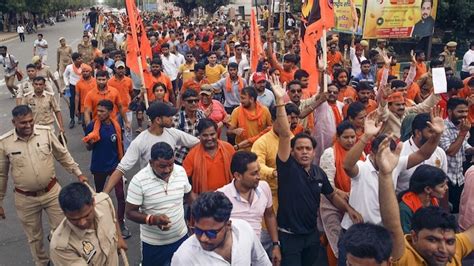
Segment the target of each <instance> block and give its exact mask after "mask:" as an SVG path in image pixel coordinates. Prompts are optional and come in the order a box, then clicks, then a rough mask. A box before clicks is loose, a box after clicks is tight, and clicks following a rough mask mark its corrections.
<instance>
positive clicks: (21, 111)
mask: <svg viewBox="0 0 474 266" xmlns="http://www.w3.org/2000/svg"><path fill="white" fill-rule="evenodd" d="M31 113H33V111H32V110H31V108H30V107H29V106H28V105H25V104H22V105H17V106H15V108H13V110H12V116H13V117H19V116H25V115H27V114H31Z"/></svg>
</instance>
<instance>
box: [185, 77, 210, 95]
mask: <svg viewBox="0 0 474 266" xmlns="http://www.w3.org/2000/svg"><path fill="white" fill-rule="evenodd" d="M203 84H209V81H207V79H202V80H201V81H200V82H197V81H196V80H195V79H188V80H187V81H186V82H184V84H183V87H182V88H181V92H185V91H186V90H187V89H193V90H195V91H197V92H198V93H200V92H201V85H203Z"/></svg>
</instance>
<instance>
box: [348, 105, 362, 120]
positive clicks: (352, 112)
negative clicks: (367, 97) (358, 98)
mask: <svg viewBox="0 0 474 266" xmlns="http://www.w3.org/2000/svg"><path fill="white" fill-rule="evenodd" d="M364 110H365V106H364V104H363V103H361V102H353V103H351V104H349V107H348V108H347V118H352V119H355V118H356V117H357V115H358V114H359V113H360V112H362V111H364Z"/></svg>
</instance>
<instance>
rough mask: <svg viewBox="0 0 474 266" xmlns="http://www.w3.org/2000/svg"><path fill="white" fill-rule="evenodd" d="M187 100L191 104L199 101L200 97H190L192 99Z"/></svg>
mask: <svg viewBox="0 0 474 266" xmlns="http://www.w3.org/2000/svg"><path fill="white" fill-rule="evenodd" d="M186 102H187V103H189V104H193V103H198V102H199V99H190V100H186Z"/></svg>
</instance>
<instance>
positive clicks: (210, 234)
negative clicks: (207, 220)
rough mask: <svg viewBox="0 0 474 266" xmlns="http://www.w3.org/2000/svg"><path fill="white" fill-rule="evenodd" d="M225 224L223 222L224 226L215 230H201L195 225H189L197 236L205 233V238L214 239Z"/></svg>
mask: <svg viewBox="0 0 474 266" xmlns="http://www.w3.org/2000/svg"><path fill="white" fill-rule="evenodd" d="M225 226H226V225H225V224H224V226H222V227H221V228H220V229H217V230H202V229H199V228H197V227H191V229H192V230H193V232H194V234H196V236H197V237H201V236H202V235H203V234H206V236H207V238H209V239H216V237H217V235H218V234H219V233H220V231H222V229H224V227H225Z"/></svg>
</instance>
